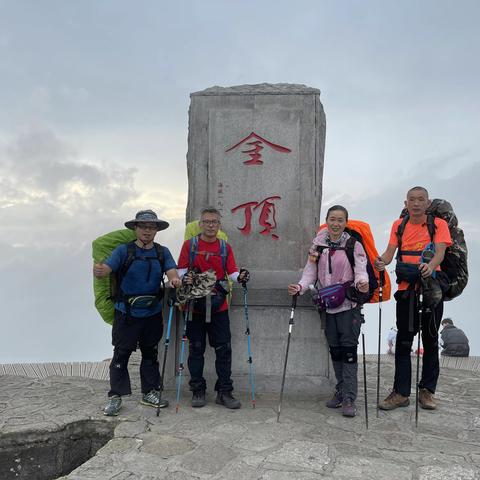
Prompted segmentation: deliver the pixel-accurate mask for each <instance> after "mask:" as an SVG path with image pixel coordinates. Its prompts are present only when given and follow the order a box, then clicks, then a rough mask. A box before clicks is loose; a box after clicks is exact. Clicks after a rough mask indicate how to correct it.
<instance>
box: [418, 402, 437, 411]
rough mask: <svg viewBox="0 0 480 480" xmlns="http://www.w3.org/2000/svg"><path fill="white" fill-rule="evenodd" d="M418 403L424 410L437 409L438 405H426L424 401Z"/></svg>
mask: <svg viewBox="0 0 480 480" xmlns="http://www.w3.org/2000/svg"><path fill="white" fill-rule="evenodd" d="M418 404H419V405H420V408H423V409H424V410H436V409H437V407H436V406H435V407H434V406H432V405H425V404H423V403H422V402H418Z"/></svg>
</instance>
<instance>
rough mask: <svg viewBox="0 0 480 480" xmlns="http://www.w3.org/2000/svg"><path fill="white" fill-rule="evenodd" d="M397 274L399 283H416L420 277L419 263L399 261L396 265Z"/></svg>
mask: <svg viewBox="0 0 480 480" xmlns="http://www.w3.org/2000/svg"><path fill="white" fill-rule="evenodd" d="M395 274H396V275H397V283H400V282H407V283H415V282H416V281H417V280H418V279H419V278H420V271H419V270H418V265H416V264H414V263H407V262H400V261H398V262H397V265H396V267H395Z"/></svg>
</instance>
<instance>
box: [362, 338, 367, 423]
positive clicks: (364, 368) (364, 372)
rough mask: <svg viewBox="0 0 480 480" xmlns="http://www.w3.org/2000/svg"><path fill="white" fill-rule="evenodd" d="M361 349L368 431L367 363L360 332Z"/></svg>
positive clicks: (363, 340)
mask: <svg viewBox="0 0 480 480" xmlns="http://www.w3.org/2000/svg"><path fill="white" fill-rule="evenodd" d="M362 348H363V392H364V394H365V426H366V427H367V430H368V401H367V363H366V360H365V334H364V333H363V332H362Z"/></svg>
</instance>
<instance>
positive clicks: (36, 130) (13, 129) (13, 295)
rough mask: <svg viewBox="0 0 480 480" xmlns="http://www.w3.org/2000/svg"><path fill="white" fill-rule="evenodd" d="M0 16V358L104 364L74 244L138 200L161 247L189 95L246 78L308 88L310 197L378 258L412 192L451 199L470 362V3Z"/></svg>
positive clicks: (211, 4)
mask: <svg viewBox="0 0 480 480" xmlns="http://www.w3.org/2000/svg"><path fill="white" fill-rule="evenodd" d="M0 11H1V12H2V13H1V15H0V87H1V88H0V105H2V108H1V109H0V222H1V225H2V236H1V239H0V278H1V280H0V281H1V285H0V286H1V289H0V291H1V295H2V299H3V302H2V305H3V312H2V315H1V324H2V331H3V332H8V334H3V335H0V362H2V363H5V362H14V361H55V360H57V361H61V360H64V361H69V360H99V359H102V358H106V357H108V356H110V354H111V347H110V344H109V342H110V339H109V333H110V331H109V328H108V327H107V326H104V325H103V324H102V322H101V320H100V318H99V316H98V315H97V314H96V312H95V310H94V308H93V298H92V290H91V283H92V279H91V274H90V265H91V259H90V243H91V241H92V239H93V238H95V237H97V236H98V235H100V234H102V233H105V231H109V230H114V229H117V228H120V227H121V226H122V225H123V222H124V221H126V220H127V219H129V218H131V217H132V215H133V214H134V213H135V212H136V211H137V210H139V209H141V208H145V207H150V208H153V209H155V210H156V211H157V212H158V213H159V215H160V216H162V217H164V218H166V219H168V220H169V221H170V222H171V228H170V229H168V230H166V231H165V232H162V238H161V241H162V243H165V244H167V245H168V246H170V247H171V250H172V253H174V255H176V254H177V253H178V250H179V247H180V244H181V240H182V237H183V225H184V220H185V219H184V212H185V206H186V191H187V180H186V162H185V154H186V150H187V134H188V132H187V122H188V105H189V94H190V93H191V92H193V91H198V90H202V89H204V88H207V87H210V86H212V85H222V86H230V85H238V84H243V83H251V84H254V83H262V82H270V83H278V82H290V83H304V84H307V85H309V86H311V87H317V88H319V89H320V90H321V91H322V94H321V100H322V102H323V105H324V108H325V111H326V116H327V141H326V152H325V173H324V191H323V203H324V206H328V205H329V204H332V202H335V203H343V204H345V206H347V207H348V208H349V210H350V212H351V215H352V217H356V218H362V219H365V220H367V221H369V222H370V223H371V225H372V227H373V230H374V233H375V235H376V239H377V243H378V246H379V249H380V250H382V249H383V248H384V247H385V245H386V242H387V240H388V232H389V229H390V226H391V223H392V221H393V219H394V218H395V216H396V215H398V213H399V211H400V210H401V207H402V203H403V199H404V196H405V192H406V190H407V189H408V188H409V187H410V186H412V185H417V184H422V185H425V186H427V187H428V189H429V190H430V192H431V196H432V197H442V198H447V199H449V200H450V201H451V202H452V203H453V205H454V207H455V210H456V212H457V215H458V217H459V219H460V222H461V225H462V226H463V227H464V228H465V233H466V238H467V241H468V244H469V248H470V257H469V260H470V272H471V277H470V284H469V286H468V287H467V289H466V291H465V293H464V294H463V295H462V297H461V298H459V299H457V300H456V301H454V302H451V303H450V304H448V305H447V306H446V313H447V314H449V315H451V316H452V317H454V319H455V320H456V321H458V323H459V324H460V325H461V326H462V328H464V329H465V331H466V333H467V334H468V335H469V337H470V338H471V344H472V352H473V353H474V354H477V355H478V354H480V345H479V343H480V342H479V340H480V328H479V327H478V322H477V319H476V318H475V316H476V310H477V308H476V303H474V297H475V292H477V291H479V288H480V285H479V280H478V274H477V268H478V266H479V265H480V263H479V260H480V259H479V254H478V252H479V247H480V227H479V220H480V218H479V217H480V216H479V214H478V207H477V200H476V192H477V190H478V182H479V180H480V161H479V159H480V155H479V153H480V145H479V143H480V140H479V135H478V126H479V125H480V113H479V112H480V90H479V88H478V85H479V84H480V78H479V77H480V75H479V69H480V66H479V62H478V58H479V57H480V34H479V30H478V25H479V22H480V3H478V2H477V1H473V0H472V1H460V2H452V1H445V0H443V1H442V0H441V1H436V0H435V1H434V0H426V1H422V2H414V1H404V2H396V1H388V0H387V1H380V0H378V1H373V0H365V1H360V0H358V1H354V0H350V1H341V2H339V1H333V0H332V1H323V0H321V1H318V0H315V1H313V0H312V1H304V0H300V1H297V2H294V3H292V2H290V1H282V0H281V1H275V2H273V1H264V2H254V1H250V0H247V1H244V2H241V3H239V2H236V3H234V2H227V1H205V2H197V1H193V0H191V1H185V2H176V3H175V2H163V1H160V2H158V1H153V0H152V1H140V2H137V3H135V5H134V4H133V3H132V2H127V1H124V0H115V1H114V0H106V1H102V2H98V1H97V0H95V1H94V0H91V1H82V2H65V1H61V0H44V1H42V2H38V1H34V0H30V1H24V0H17V1H4V0H0ZM347 171H348V175H346V173H345V172H347ZM299 268H300V265H299ZM385 308H386V309H385V325H386V327H387V326H390V325H391V324H392V322H393V302H389V303H388V304H387V305H386V306H385ZM367 313H368V315H367V317H368V320H371V321H368V323H367V348H368V349H369V350H370V351H374V350H375V348H376V332H375V328H376V315H377V311H376V310H375V309H374V308H373V309H369V311H368V312H367ZM386 327H385V328H386Z"/></svg>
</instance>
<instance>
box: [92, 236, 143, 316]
mask: <svg viewBox="0 0 480 480" xmlns="http://www.w3.org/2000/svg"><path fill="white" fill-rule="evenodd" d="M135 239H136V236H135V232H134V231H133V230H129V229H127V228H125V229H123V230H115V231H114V232H110V233H107V234H105V235H102V236H101V237H98V238H97V239H95V240H94V241H93V242H92V256H93V261H94V263H101V262H103V261H104V260H105V259H106V258H108V257H109V256H110V254H111V253H112V251H113V250H114V249H115V248H117V247H118V246H119V245H122V244H123V243H129V242H132V241H134V240H135ZM111 281H112V277H111V275H108V276H107V277H105V278H97V277H95V276H94V277H93V293H94V295H95V308H96V309H97V310H98V313H99V314H100V315H101V317H102V318H103V320H104V321H105V322H107V323H108V324H110V325H112V324H113V316H114V311H115V308H114V300H113V299H112V293H111Z"/></svg>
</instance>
